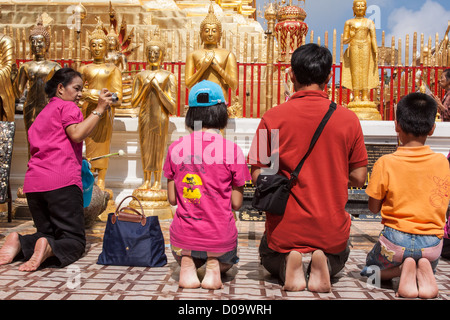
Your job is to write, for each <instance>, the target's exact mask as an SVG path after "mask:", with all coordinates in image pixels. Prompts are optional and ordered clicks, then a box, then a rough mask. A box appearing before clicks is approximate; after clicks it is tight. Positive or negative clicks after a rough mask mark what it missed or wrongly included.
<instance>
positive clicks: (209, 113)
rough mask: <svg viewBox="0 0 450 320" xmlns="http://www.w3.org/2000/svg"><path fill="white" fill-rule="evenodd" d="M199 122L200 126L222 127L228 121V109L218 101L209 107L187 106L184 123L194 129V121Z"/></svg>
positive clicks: (209, 127)
mask: <svg viewBox="0 0 450 320" xmlns="http://www.w3.org/2000/svg"><path fill="white" fill-rule="evenodd" d="M197 121H198V122H201V123H200V124H201V128H208V129H219V130H220V129H224V128H225V127H226V126H227V123H228V110H227V105H226V104H225V103H219V104H216V105H213V106H209V107H189V109H188V111H187V113H186V118H185V124H186V126H187V127H188V128H190V129H192V130H194V129H199V128H197V127H196V125H195V122H197Z"/></svg>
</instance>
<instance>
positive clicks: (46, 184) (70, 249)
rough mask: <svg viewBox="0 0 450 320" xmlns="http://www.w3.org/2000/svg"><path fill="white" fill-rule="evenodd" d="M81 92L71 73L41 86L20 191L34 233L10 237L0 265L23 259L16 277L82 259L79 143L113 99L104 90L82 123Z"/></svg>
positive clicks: (77, 78)
mask: <svg viewBox="0 0 450 320" xmlns="http://www.w3.org/2000/svg"><path fill="white" fill-rule="evenodd" d="M82 90H83V81H82V80H81V75H80V73H78V72H77V71H75V70H73V69H71V68H62V69H60V70H58V71H57V72H56V73H55V74H54V75H53V77H52V78H51V79H50V80H49V81H48V82H47V83H46V85H45V92H46V94H47V95H48V97H49V103H48V104H47V105H46V106H45V108H44V109H43V110H42V111H41V112H40V113H39V115H38V116H37V117H36V120H35V121H34V122H33V124H32V125H31V127H30V129H29V130H28V141H29V143H30V155H31V157H30V160H29V161H28V170H27V172H26V174H25V181H24V187H23V189H24V193H25V194H26V196H27V201H28V207H29V209H30V212H31V215H32V217H33V220H34V224H35V226H36V229H37V230H36V233H34V234H31V235H19V234H18V233H16V232H14V233H10V234H9V235H8V236H7V237H6V239H5V243H4V245H3V247H2V249H1V250H0V265H3V264H8V263H10V262H12V261H13V260H17V259H23V260H25V263H23V264H21V265H20V266H19V270H20V271H35V270H36V269H37V268H39V267H40V266H42V267H44V266H46V267H64V266H67V265H69V264H71V263H73V262H75V261H76V260H78V259H79V258H80V257H81V256H82V255H83V253H84V250H85V245H86V238H85V231H84V209H83V191H82V190H83V185H82V181H81V164H82V149H83V140H84V139H85V138H86V137H87V136H88V135H89V134H90V132H91V131H92V129H93V128H94V127H95V126H96V125H97V124H98V122H99V120H100V119H101V117H102V114H103V113H104V112H105V111H106V110H107V109H108V108H109V107H110V105H111V103H112V98H111V95H112V93H111V92H108V90H107V89H103V90H102V91H101V94H100V97H99V101H98V106H97V109H96V110H95V111H96V112H93V113H92V114H91V115H89V117H87V118H86V119H83V115H82V113H81V111H80V109H79V107H78V106H77V103H78V101H79V100H80V98H81V93H82ZM44 263H45V264H44Z"/></svg>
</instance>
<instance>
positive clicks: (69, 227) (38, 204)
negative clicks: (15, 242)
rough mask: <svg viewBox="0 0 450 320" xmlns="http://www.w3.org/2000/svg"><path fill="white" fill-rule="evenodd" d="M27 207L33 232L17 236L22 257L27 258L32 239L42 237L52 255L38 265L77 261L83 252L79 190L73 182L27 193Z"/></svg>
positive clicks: (60, 265)
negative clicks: (60, 186)
mask: <svg viewBox="0 0 450 320" xmlns="http://www.w3.org/2000/svg"><path fill="white" fill-rule="evenodd" d="M26 196H27V200H28V207H29V209H30V212H31V215H32V217H33V221H34V224H35V226H36V229H37V230H36V233H34V234H30V235H20V236H19V240H20V244H21V248H22V254H23V257H24V259H25V260H28V259H30V258H31V256H32V255H33V252H34V247H35V244H36V241H37V240H38V239H39V238H41V237H45V238H46V239H47V240H48V243H49V245H50V247H51V248H52V251H53V254H54V255H55V256H54V257H50V258H48V259H47V260H46V261H45V263H44V264H43V265H42V266H45V267H61V268H62V267H65V266H67V265H69V264H71V263H73V262H75V261H77V260H78V259H79V258H80V257H81V256H82V255H83V254H84V251H85V247H86V234H85V227H84V208H83V192H82V191H81V190H80V188H79V187H77V186H76V185H71V186H67V187H63V188H60V189H56V190H52V191H46V192H31V193H27V194H26Z"/></svg>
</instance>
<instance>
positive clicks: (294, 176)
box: [290, 101, 336, 184]
mask: <svg viewBox="0 0 450 320" xmlns="http://www.w3.org/2000/svg"><path fill="white" fill-rule="evenodd" d="M335 110H336V103H334V102H333V101H331V103H330V107H329V108H328V111H327V113H326V114H325V116H324V117H323V119H322V121H321V122H320V124H319V126H318V127H317V129H316V132H314V135H313V137H312V139H311V143H310V144H309V149H308V151H307V152H306V154H305V155H304V156H303V159H302V160H301V161H300V163H299V164H298V165H297V168H295V170H294V172H292V173H291V177H290V183H291V184H292V182H293V181H294V180H295V179H297V177H298V174H299V173H300V170H301V169H302V167H303V163H304V162H305V160H306V158H308V156H309V154H310V153H311V151H312V149H313V148H314V145H315V144H316V142H317V139H319V136H320V134H321V133H322V130H323V128H324V127H325V125H326V124H327V122H328V120H329V119H330V117H331V115H332V114H333V112H334V111H335Z"/></svg>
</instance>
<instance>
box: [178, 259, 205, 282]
mask: <svg viewBox="0 0 450 320" xmlns="http://www.w3.org/2000/svg"><path fill="white" fill-rule="evenodd" d="M178 285H179V286H180V287H181V288H186V289H194V288H198V287H200V280H199V279H198V276H197V268H196V267H195V263H194V260H193V259H192V257H190V256H183V257H182V258H181V268H180V280H179V282H178Z"/></svg>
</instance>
